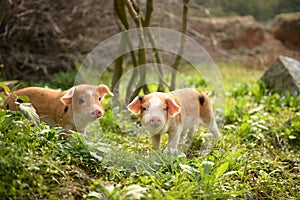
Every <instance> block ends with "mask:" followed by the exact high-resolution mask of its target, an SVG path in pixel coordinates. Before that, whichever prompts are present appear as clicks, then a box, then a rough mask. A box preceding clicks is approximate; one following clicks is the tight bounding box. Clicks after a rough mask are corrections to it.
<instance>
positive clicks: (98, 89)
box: [3, 84, 113, 133]
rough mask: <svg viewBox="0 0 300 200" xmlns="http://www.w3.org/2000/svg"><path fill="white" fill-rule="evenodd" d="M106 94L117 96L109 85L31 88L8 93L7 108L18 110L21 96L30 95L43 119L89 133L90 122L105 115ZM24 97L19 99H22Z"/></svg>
mask: <svg viewBox="0 0 300 200" xmlns="http://www.w3.org/2000/svg"><path fill="white" fill-rule="evenodd" d="M106 94H109V95H111V96H113V93H112V92H110V91H109V89H108V87H107V86H106V85H98V86H93V85H85V84H82V85H78V86H74V87H72V88H70V89H69V90H66V91H60V90H52V89H46V88H40V87H28V88H24V89H20V90H17V91H14V92H13V94H8V93H7V92H6V96H7V97H6V99H5V101H4V103H3V107H4V109H7V110H16V109H17V106H16V103H15V100H16V97H17V96H27V97H28V98H29V99H30V103H31V104H32V106H33V107H34V108H35V110H36V112H37V114H38V115H39V117H40V119H41V120H43V121H45V122H46V123H48V124H49V125H51V126H54V125H59V126H61V127H63V128H65V129H66V130H74V131H78V132H82V133H85V132H86V129H87V127H88V124H89V123H90V122H93V121H95V120H96V119H98V118H99V117H101V116H102V115H103V104H102V102H101V100H102V99H103V98H104V96H105V95H106ZM20 100H21V99H17V101H19V103H21V102H20Z"/></svg>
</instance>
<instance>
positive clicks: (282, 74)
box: [261, 56, 300, 94]
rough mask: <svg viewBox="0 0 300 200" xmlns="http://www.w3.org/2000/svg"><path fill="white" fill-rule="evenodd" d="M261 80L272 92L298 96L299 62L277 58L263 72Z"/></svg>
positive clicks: (299, 89) (283, 57) (299, 81)
mask: <svg viewBox="0 0 300 200" xmlns="http://www.w3.org/2000/svg"><path fill="white" fill-rule="evenodd" d="M261 80H262V81H263V82H265V83H266V84H267V86H268V87H269V88H270V89H273V90H274V92H277V93H284V92H287V91H288V92H290V94H300V62H299V61H297V60H295V59H293V58H289V57H285V56H279V58H278V59H277V60H276V61H275V62H274V63H273V64H272V65H271V66H270V67H269V68H268V69H267V70H266V71H265V73H264V75H263V76H262V77H261Z"/></svg>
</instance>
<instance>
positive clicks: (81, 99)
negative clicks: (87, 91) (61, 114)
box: [78, 97, 84, 105]
mask: <svg viewBox="0 0 300 200" xmlns="http://www.w3.org/2000/svg"><path fill="white" fill-rule="evenodd" d="M83 103H84V98H83V97H79V99H78V104H79V105H81V104H83Z"/></svg>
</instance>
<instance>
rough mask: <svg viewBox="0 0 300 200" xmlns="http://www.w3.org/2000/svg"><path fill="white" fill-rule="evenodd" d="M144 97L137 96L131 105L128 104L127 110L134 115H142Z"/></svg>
mask: <svg viewBox="0 0 300 200" xmlns="http://www.w3.org/2000/svg"><path fill="white" fill-rule="evenodd" d="M142 99H143V97H141V96H137V97H135V98H134V99H133V100H132V102H131V103H130V104H128V106H127V109H128V110H129V111H130V112H132V113H133V114H139V113H140V111H141V110H140V107H141V102H142Z"/></svg>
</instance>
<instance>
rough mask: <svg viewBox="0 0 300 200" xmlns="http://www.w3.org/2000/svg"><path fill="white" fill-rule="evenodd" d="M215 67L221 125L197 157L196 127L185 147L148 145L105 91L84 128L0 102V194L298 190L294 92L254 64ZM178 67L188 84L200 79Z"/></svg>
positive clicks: (265, 195) (244, 195) (117, 195)
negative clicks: (275, 88)
mask: <svg viewBox="0 0 300 200" xmlns="http://www.w3.org/2000/svg"><path fill="white" fill-rule="evenodd" d="M218 66H219V71H220V73H221V74H222V78H223V81H224V84H225V89H226V98H227V101H226V102H227V106H226V113H225V126H224V128H223V130H222V138H221V140H220V141H218V143H216V144H215V146H214V148H213V150H212V151H211V152H210V153H209V154H208V155H206V156H200V154H199V149H200V148H201V145H202V143H203V140H204V139H205V138H204V137H203V136H200V135H196V136H195V138H194V140H193V143H192V144H191V146H190V149H189V151H188V152H187V154H186V155H184V154H181V153H178V152H173V154H172V153H171V154H170V152H166V151H164V150H161V151H154V150H153V149H152V148H151V139H150V138H149V136H148V135H147V134H146V132H144V131H143V130H142V129H141V128H140V127H139V125H138V123H136V124H131V123H132V121H129V120H119V121H118V120H116V118H115V115H116V113H115V112H113V111H112V109H114V108H112V107H111V104H110V102H111V99H109V98H108V99H106V100H105V102H104V103H105V106H106V112H105V114H104V116H103V117H102V118H101V119H100V121H99V123H98V124H97V123H96V124H93V126H92V127H90V129H89V130H90V131H91V132H88V135H87V137H85V136H83V135H81V134H78V133H76V132H72V133H67V132H66V131H64V130H63V129H61V128H50V127H49V126H47V125H46V124H44V123H41V124H40V125H39V126H34V125H33V123H32V122H30V121H29V120H28V119H26V118H25V116H23V115H22V114H21V113H19V112H17V113H15V112H9V111H8V112H7V111H2V110H1V111H0V155H1V156H0V169H1V170H0V176H1V179H0V196H1V197H2V198H4V199H76V198H87V199H299V198H300V195H299V194H300V193H299V191H300V186H299V173H300V156H299V146H300V142H299V141H300V139H299V133H300V123H299V121H300V97H299V96H292V95H288V94H272V93H271V92H270V91H269V90H268V89H267V88H265V86H264V85H263V84H260V83H258V82H257V80H258V79H259V78H260V76H261V74H262V71H259V70H253V69H247V68H243V67H241V66H239V65H231V64H228V63H226V64H219V65H218ZM186 72H187V74H188V75H187V76H186V78H187V79H188V81H190V83H192V84H194V85H195V86H196V87H201V86H202V85H203V84H204V82H203V80H202V79H201V77H198V76H197V77H195V76H194V77H192V78H190V77H189V76H191V75H192V74H189V71H188V70H186ZM63 76H64V75H63V74H60V75H59V81H58V85H61V83H62V81H61V80H63ZM66 76H69V75H66ZM53 83H55V82H54V81H53ZM150 88H151V90H154V89H155V87H154V86H151V87H150ZM1 100H2V99H1ZM124 114H126V113H124ZM133 121H135V120H133ZM94 125H95V126H94ZM164 140H166V138H164ZM164 142H166V141H164Z"/></svg>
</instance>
